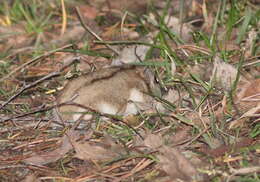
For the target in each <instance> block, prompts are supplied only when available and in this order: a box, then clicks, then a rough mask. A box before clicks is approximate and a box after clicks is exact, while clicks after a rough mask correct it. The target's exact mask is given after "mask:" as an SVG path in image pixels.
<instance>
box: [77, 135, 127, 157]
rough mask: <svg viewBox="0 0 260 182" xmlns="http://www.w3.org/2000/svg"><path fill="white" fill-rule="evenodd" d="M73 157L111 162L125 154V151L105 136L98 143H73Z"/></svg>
mask: <svg viewBox="0 0 260 182" xmlns="http://www.w3.org/2000/svg"><path fill="white" fill-rule="evenodd" d="M73 146H74V149H75V151H76V154H75V157H76V158H79V159H82V160H98V161H100V160H111V159H113V158H115V157H119V156H120V155H124V154H125V150H124V149H123V147H121V146H120V145H119V144H116V143H115V142H114V141H113V140H112V138H111V137H109V136H106V137H105V138H103V139H102V140H101V141H99V142H92V141H77V142H76V141H74V142H73Z"/></svg>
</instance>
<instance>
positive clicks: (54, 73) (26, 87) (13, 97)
mask: <svg viewBox="0 0 260 182" xmlns="http://www.w3.org/2000/svg"><path fill="white" fill-rule="evenodd" d="M59 75H60V71H57V72H52V73H50V74H48V75H46V76H44V77H42V78H41V79H39V80H36V81H35V82H33V83H32V84H29V85H25V86H24V87H22V88H21V89H20V90H19V91H18V92H17V93H16V94H15V95H13V96H12V97H10V98H9V99H8V100H7V101H5V102H4V103H3V104H2V105H1V106H0V110H1V109H2V108H3V107H5V106H6V105H7V104H8V103H9V102H11V101H12V100H14V99H15V98H17V97H18V96H19V95H20V94H22V93H23V92H24V91H25V90H27V89H29V88H32V87H34V86H35V85H37V84H39V83H41V82H43V81H44V80H47V79H49V78H52V77H56V76H59Z"/></svg>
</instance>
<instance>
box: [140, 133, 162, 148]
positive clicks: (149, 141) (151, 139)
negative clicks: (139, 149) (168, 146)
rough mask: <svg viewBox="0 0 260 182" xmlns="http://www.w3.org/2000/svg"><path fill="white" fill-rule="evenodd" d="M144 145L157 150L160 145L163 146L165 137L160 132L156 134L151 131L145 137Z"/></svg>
mask: <svg viewBox="0 0 260 182" xmlns="http://www.w3.org/2000/svg"><path fill="white" fill-rule="evenodd" d="M144 145H145V146H146V147H149V148H152V149H154V150H157V149H158V148H159V147H161V146H162V145H163V138H162V137H161V135H159V134H157V135H155V134H151V133H149V134H147V135H146V137H145V140H144Z"/></svg>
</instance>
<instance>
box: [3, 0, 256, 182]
mask: <svg viewBox="0 0 260 182" xmlns="http://www.w3.org/2000/svg"><path fill="white" fill-rule="evenodd" d="M259 20H260V1H259V0H240V1H227V0H222V1H215V0H167V1H166V0H165V1H159V0H153V1H145V0H131V1H127V0H111V1H110V0H92V1H83V0H77V1H76V0H70V1H69V0H56V1H51V0H44V1H42V0H27V1H20V0H9V1H1V2H0V153H1V155H0V181H1V182H5V181H8V182H16V181H23V182H34V181H35V182H36V181H46V182H47V181H52V182H54V181H55V182H58V181H59V182H65V181H66V182H67V181H71V182H83V181H84V182H87V181H89V182H90V181H91V182H94V181H100V182H103V181H104V182H105V181H113V182H116V181H118V182H119V181H134V182H137V181H138V182H145V181H147V182H148V181H149V182H150V181H155V182H157V181H158V182H159V181H160V182H169V181H173V182H174V181H176V182H177V181H185V182H186V181H213V182H222V181H226V182H232V181H233V182H259V181H260V74H259V72H260V33H259V30H260V21H259ZM143 47H145V49H144V50H145V51H143V52H142V51H141V52H139V53H138V51H137V50H138V49H142V48H143ZM115 59H118V60H119V61H122V60H123V61H124V60H128V59H129V60H136V61H134V63H131V64H135V65H136V66H145V67H147V68H149V69H150V70H152V72H153V73H154V77H155V80H156V84H157V85H159V89H157V94H152V97H153V98H154V99H155V100H156V101H157V102H158V103H160V107H161V108H163V109H161V110H160V109H158V108H156V107H154V108H152V109H150V110H142V111H140V112H139V113H138V114H136V115H132V116H111V117H110V116H109V117H108V119H106V120H104V119H103V117H101V116H103V115H102V113H98V112H95V113H93V115H94V118H93V119H92V120H91V121H88V122H89V124H88V125H87V127H84V128H80V127H77V126H76V125H75V123H72V124H65V125H64V126H63V127H61V128H57V127H55V126H54V124H53V123H55V118H54V117H53V115H52V110H53V108H54V107H58V106H57V104H56V100H57V99H56V98H57V96H58V95H59V93H60V92H62V91H61V90H62V88H63V87H64V85H65V83H66V82H68V81H69V80H70V79H72V78H75V77H78V76H80V75H81V74H82V72H92V71H95V70H98V69H100V68H102V67H104V66H107V65H110V64H111V62H112V60H115ZM115 89H117V88H115Z"/></svg>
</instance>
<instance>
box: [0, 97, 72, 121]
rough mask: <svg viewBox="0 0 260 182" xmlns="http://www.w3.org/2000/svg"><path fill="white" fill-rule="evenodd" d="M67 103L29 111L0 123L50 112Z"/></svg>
mask: <svg viewBox="0 0 260 182" xmlns="http://www.w3.org/2000/svg"><path fill="white" fill-rule="evenodd" d="M69 102H70V101H69ZM69 102H64V103H61V104H55V105H52V106H49V107H45V108H41V109H37V110H34V111H30V112H27V113H23V114H19V115H16V116H12V117H9V118H6V119H3V120H0V123H3V122H6V121H9V120H12V119H17V118H22V117H25V116H29V115H32V114H35V113H39V112H45V111H49V110H52V109H54V108H56V107H60V106H63V105H67V104H68V103H69Z"/></svg>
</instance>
